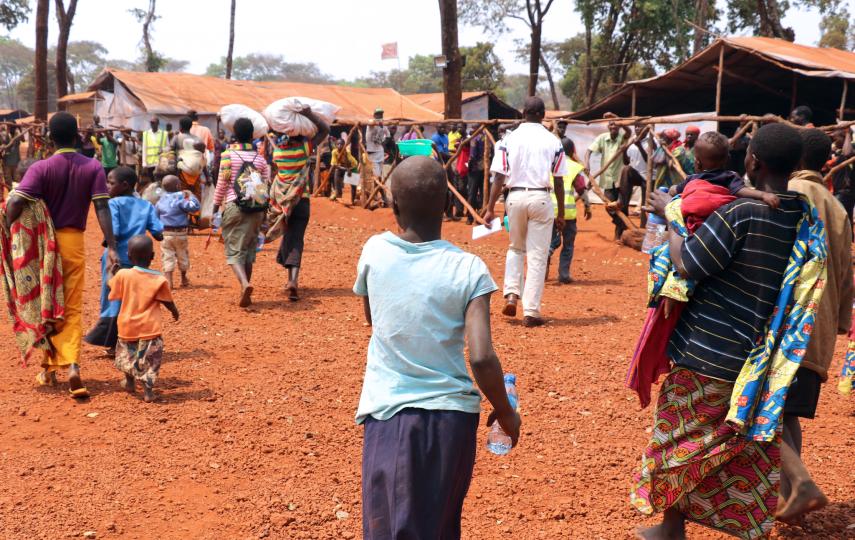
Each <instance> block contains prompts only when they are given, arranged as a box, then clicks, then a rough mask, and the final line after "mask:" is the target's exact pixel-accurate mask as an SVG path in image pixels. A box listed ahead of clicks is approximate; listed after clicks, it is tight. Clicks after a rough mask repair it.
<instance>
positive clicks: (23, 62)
mask: <svg viewBox="0 0 855 540" xmlns="http://www.w3.org/2000/svg"><path fill="white" fill-rule="evenodd" d="M32 68H33V50H32V49H31V48H29V47H27V46H26V45H24V44H23V43H21V42H20V41H18V40H17V39H10V38H5V37H0V103H1V104H2V107H4V108H10V109H20V108H23V107H24V105H23V103H19V99H18V92H17V89H18V83H19V82H21V79H22V78H23V77H24V76H25V75H27V73H29V72H30V71H31V70H32ZM30 110H32V109H30Z"/></svg>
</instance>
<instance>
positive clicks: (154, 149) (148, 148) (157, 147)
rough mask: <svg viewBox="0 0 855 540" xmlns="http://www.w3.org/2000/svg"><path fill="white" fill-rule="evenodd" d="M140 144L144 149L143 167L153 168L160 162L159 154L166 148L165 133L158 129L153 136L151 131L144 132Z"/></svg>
mask: <svg viewBox="0 0 855 540" xmlns="http://www.w3.org/2000/svg"><path fill="white" fill-rule="evenodd" d="M142 144H143V148H144V154H143V166H144V167H154V166H156V165H157V162H158V161H159V160H160V154H162V153H163V150H164V149H165V148H166V132H165V131H164V130H162V129H160V130H158V131H157V133H156V134H155V133H152V132H151V130H145V131H144V132H143V140H142Z"/></svg>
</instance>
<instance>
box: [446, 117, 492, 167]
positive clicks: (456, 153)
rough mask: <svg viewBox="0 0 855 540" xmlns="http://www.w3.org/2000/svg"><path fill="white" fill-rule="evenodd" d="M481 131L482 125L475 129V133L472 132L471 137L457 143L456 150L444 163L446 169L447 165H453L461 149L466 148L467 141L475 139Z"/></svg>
mask: <svg viewBox="0 0 855 540" xmlns="http://www.w3.org/2000/svg"><path fill="white" fill-rule="evenodd" d="M483 130H484V126H483V125H482V126H479V127H478V129H476V130H475V131H473V132H472V135H470V136H469V137H467V138H466V139H465V140H463V141H459V142H458V143H457V148H456V149H455V150H454V153H453V154H451V157H449V158H448V161H446V162H445V167H446V168H448V166H449V165H451V164H453V163H454V160H455V159H457V155H458V154H460V151H461V150H463V147H464V146H466V145H467V144H468V143H469V141H471V140H472V138H473V137H475V136H476V135H478V134H479V133H481V131H483Z"/></svg>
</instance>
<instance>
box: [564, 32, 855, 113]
mask: <svg viewBox="0 0 855 540" xmlns="http://www.w3.org/2000/svg"><path fill="white" fill-rule="evenodd" d="M852 79H855V53H851V52H847V51H841V50H838V49H831V48H821V47H811V46H808V45H799V44H796V43H790V42H788V41H784V40H781V39H774V38H765V37H727V38H720V39H717V40H715V41H714V42H713V43H712V44H711V45H710V46H709V47H707V48H706V49H704V50H702V51H700V52H699V53H697V54H695V55H694V56H692V57H691V58H689V59H688V60H686V61H685V62H684V63H682V64H680V65H679V66H677V67H676V68H674V69H672V70H671V71H668V72H667V73H664V74H662V75H659V76H656V77H651V78H649V79H642V80H638V81H630V82H628V83H626V84H624V85H623V86H621V87H620V88H618V89H617V90H616V91H615V92H613V93H612V94H609V95H608V96H606V97H604V98H603V99H601V100H600V101H598V102H596V103H594V104H593V105H591V106H589V107H586V108H584V109H582V110H580V111H576V112H574V113H572V114H570V115H569V117H570V118H574V119H579V120H593V119H597V118H601V117H602V115H603V113H605V112H607V111H611V112H613V113H615V114H617V115H619V116H625V117H626V116H636V115H638V116H662V115H672V114H683V113H694V112H712V111H714V112H716V113H719V114H722V115H728V116H736V115H740V114H754V115H762V114H766V113H774V114H778V115H782V116H785V117H786V116H787V114H788V113H789V111H790V110H792V109H793V108H794V107H795V106H797V105H808V106H810V107H811V109H813V111H814V123H815V124H817V125H826V124H831V123H834V120H835V118H844V117H846V118H852V117H855V81H852ZM850 86H852V88H849V87H850Z"/></svg>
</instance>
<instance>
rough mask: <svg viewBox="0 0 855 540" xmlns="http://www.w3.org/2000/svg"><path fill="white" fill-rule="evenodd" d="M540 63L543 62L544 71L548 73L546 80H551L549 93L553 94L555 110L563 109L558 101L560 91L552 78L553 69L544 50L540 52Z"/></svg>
mask: <svg viewBox="0 0 855 540" xmlns="http://www.w3.org/2000/svg"><path fill="white" fill-rule="evenodd" d="M540 63H541V64H543V71H544V72H545V73H546V80H547V81H549V93H550V94H552V106H553V108H554V110H556V111H557V110H559V109H561V104H560V103H558V92H557V91H556V90H555V81H553V80H552V69H551V68H550V67H549V62H547V61H546V57H545V56H543V52H541V53H540Z"/></svg>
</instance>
